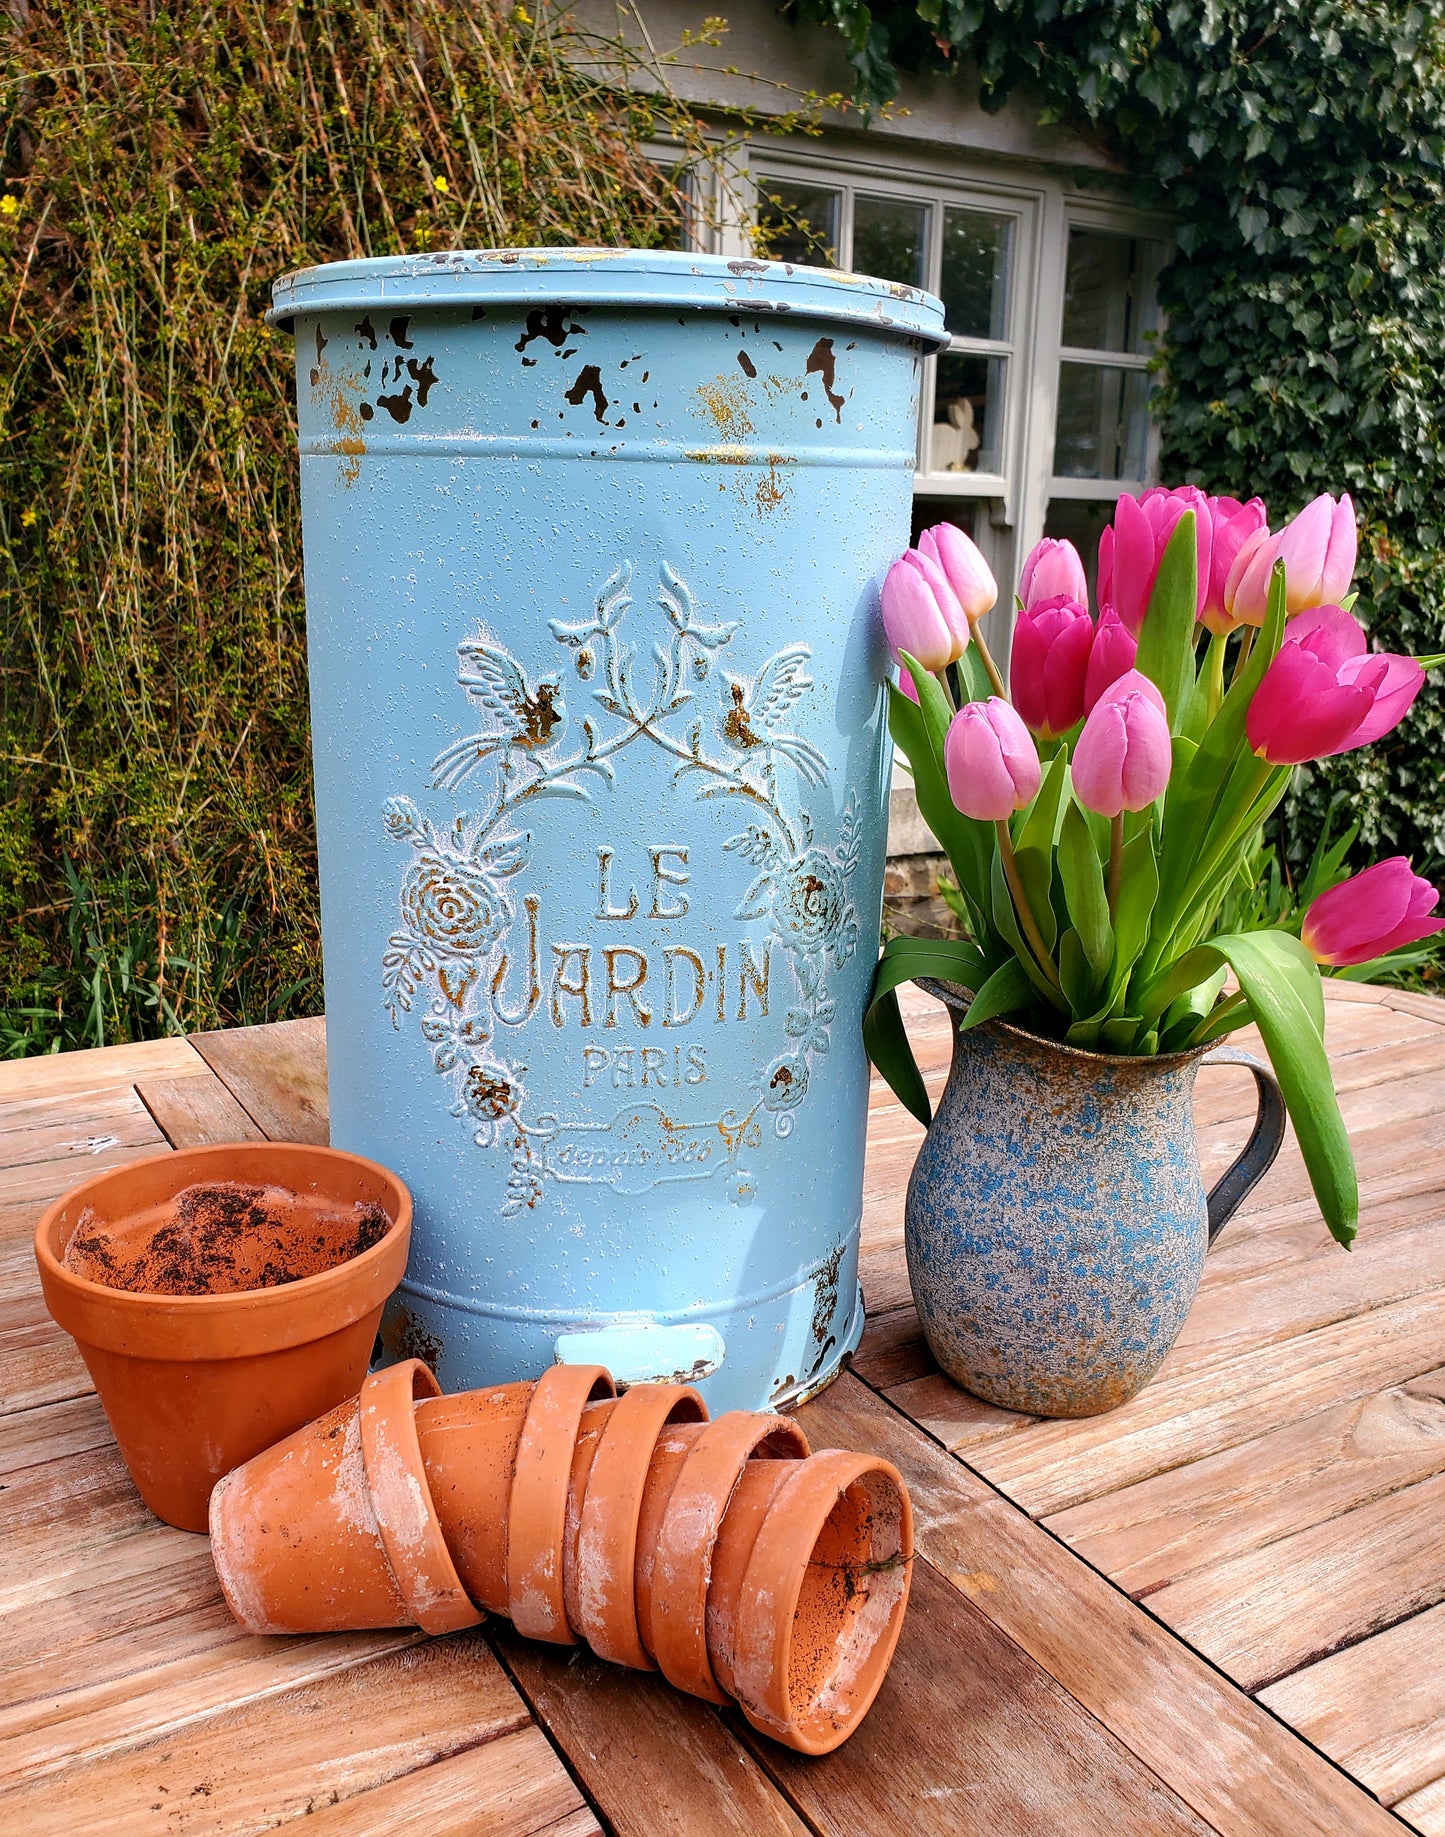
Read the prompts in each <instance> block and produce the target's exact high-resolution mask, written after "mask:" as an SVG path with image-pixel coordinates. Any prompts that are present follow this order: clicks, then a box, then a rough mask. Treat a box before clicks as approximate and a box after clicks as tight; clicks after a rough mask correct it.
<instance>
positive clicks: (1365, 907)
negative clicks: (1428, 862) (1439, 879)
mask: <svg viewBox="0 0 1445 1837" xmlns="http://www.w3.org/2000/svg"><path fill="white" fill-rule="evenodd" d="M1439 899H1440V895H1439V893H1437V892H1436V890H1435V888H1434V887H1432V886H1431V885H1430V882H1429V881H1428V880H1422V879H1421V878H1420V876H1419V875H1418V874H1416V873H1414V872H1413V871H1412V869H1411V867H1410V863H1409V862H1408V861H1407V860H1406V859H1405V857H1404V856H1403V855H1392V856H1391V857H1390V859H1389V860H1388V861H1377V862H1376V863H1375V865H1374V867H1367V868H1366V869H1365V871H1364V873H1363V874H1356V875H1354V877H1353V878H1352V879H1350V880H1346V881H1343V882H1342V883H1341V884H1340V885H1339V886H1337V887H1331V888H1330V890H1329V892H1328V893H1321V894H1320V896H1319V898H1318V899H1317V900H1315V901H1314V902H1313V903H1312V904H1311V906H1310V908H1309V911H1308V912H1306V913H1305V922H1304V924H1303V926H1302V927H1301V929H1300V941H1301V943H1302V944H1303V945H1304V947H1305V949H1306V950H1307V951H1308V952H1309V953H1310V955H1311V956H1312V957H1313V958H1314V960H1315V962H1316V963H1328V964H1332V965H1334V966H1336V967H1338V968H1344V967H1346V966H1347V965H1349V964H1352V963H1370V962H1372V961H1373V960H1374V959H1375V958H1376V957H1383V956H1384V955H1385V954H1386V952H1388V951H1392V950H1398V949H1399V948H1400V946H1401V945H1402V944H1415V943H1418V941H1419V940H1420V939H1421V938H1428V937H1433V935H1434V934H1435V933H1436V932H1437V931H1445V919H1437V918H1431V916H1430V914H1431V913H1432V912H1433V911H1434V910H1435V907H1436V905H1437V904H1438V903H1439Z"/></svg>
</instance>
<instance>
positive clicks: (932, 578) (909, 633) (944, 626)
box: [883, 549, 968, 670]
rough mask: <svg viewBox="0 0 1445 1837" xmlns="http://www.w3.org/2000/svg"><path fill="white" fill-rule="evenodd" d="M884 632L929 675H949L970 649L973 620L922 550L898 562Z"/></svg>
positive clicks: (887, 593)
mask: <svg viewBox="0 0 1445 1837" xmlns="http://www.w3.org/2000/svg"><path fill="white" fill-rule="evenodd" d="M883 629H884V631H885V632H886V633H887V635H888V647H889V649H890V650H891V651H892V652H893V655H894V657H895V659H896V658H897V656H898V654H899V652H900V651H907V652H908V654H909V655H910V656H911V657H916V658H917V659H918V661H919V663H921V664H922V665H923V667H924V669H925V670H944V669H947V668H948V666H949V664H951V663H954V662H956V661H957V659H958V658H960V657H961V656H962V655H963V653H964V651H965V650H966V649H967V648H968V619H967V617H966V616H965V614H964V610H963V608H962V607H961V606H960V605H959V603H958V596H957V595H956V594H955V593H954V591H953V589H952V587H950V586H949V584H948V581H947V580H946V579H945V577H944V573H943V570H942V568H940V567H939V565H938V563H937V562H936V561H934V560H932V559H931V557H929V556H927V555H921V554H920V553H919V552H918V550H917V549H909V550H908V551H907V552H906V553H905V554H904V555H903V557H902V558H901V559H900V560H898V561H895V562H894V564H893V566H892V567H891V568H890V569H889V570H888V573H887V575H886V577H885V578H884V581H883Z"/></svg>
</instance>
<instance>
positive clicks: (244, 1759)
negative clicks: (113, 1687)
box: [0, 1634, 579, 1837]
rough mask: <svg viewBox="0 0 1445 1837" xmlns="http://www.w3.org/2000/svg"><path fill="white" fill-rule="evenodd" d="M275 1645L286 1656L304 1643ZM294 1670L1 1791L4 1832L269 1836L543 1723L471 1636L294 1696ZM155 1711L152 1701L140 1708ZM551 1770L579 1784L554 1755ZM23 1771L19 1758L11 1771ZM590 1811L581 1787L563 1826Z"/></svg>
mask: <svg viewBox="0 0 1445 1837" xmlns="http://www.w3.org/2000/svg"><path fill="white" fill-rule="evenodd" d="M258 1643H259V1642H258ZM271 1643H272V1644H274V1645H277V1646H279V1647H281V1648H282V1649H283V1650H284V1648H286V1647H288V1646H289V1647H294V1646H296V1645H298V1644H301V1643H303V1642H299V1641H289V1640H288V1641H273V1642H271ZM311 1643H313V1644H315V1643H318V1642H311ZM327 1643H330V1644H332V1645H337V1646H339V1645H341V1644H343V1643H344V1642H340V1641H332V1642H327ZM285 1670H286V1666H285V1663H284V1660H283V1662H282V1663H280V1664H278V1665H277V1666H276V1683H275V1686H274V1687H273V1688H272V1689H271V1690H270V1691H269V1692H268V1693H267V1694H266V1695H265V1696H260V1695H257V1694H255V1693H254V1692H253V1693H252V1695H251V1697H250V1700H249V1701H246V1700H241V1701H239V1702H238V1704H237V1706H236V1707H234V1708H225V1709H224V1710H221V1713H216V1712H217V1711H218V1710H220V1707H221V1706H220V1705H219V1704H217V1703H215V1702H212V1703H210V1704H208V1705H206V1706H205V1710H204V1711H201V1712H199V1713H193V1714H190V1715H187V1716H184V1717H182V1716H181V1715H178V1716H177V1718H176V1719H175V1720H173V1721H172V1722H171V1723H170V1724H169V1726H167V1728H166V1730H165V1735H164V1738H163V1739H160V1740H158V1739H156V1734H157V1730H156V1726H155V1724H154V1723H153V1722H152V1721H151V1720H150V1718H149V1716H148V1715H144V1714H143V1718H142V1724H143V1726H142V1727H141V1728H139V1729H137V1730H135V1731H133V1732H126V1731H123V1730H121V1729H119V1728H118V1727H117V1726H116V1725H115V1722H114V1719H112V1721H111V1724H110V1728H109V1735H110V1742H109V1744H108V1751H105V1752H97V1750H98V1749H99V1748H100V1745H101V1744H100V1742H99V1741H97V1742H96V1744H95V1745H94V1746H93V1747H92V1748H91V1749H90V1751H89V1752H90V1755H91V1756H92V1757H91V1758H84V1759H81V1758H77V1759H76V1760H74V1761H73V1762H72V1763H71V1764H70V1765H69V1766H67V1767H65V1768H64V1769H63V1770H60V1771H56V1770H54V1769H51V1770H49V1771H48V1772H47V1773H46V1774H44V1775H40V1774H38V1773H36V1772H34V1771H30V1772H28V1774H27V1777H26V1778H24V1779H23V1780H20V1781H17V1782H16V1783H15V1784H13V1785H11V1786H9V1787H8V1788H7V1789H5V1790H3V1791H0V1825H3V1826H6V1827H8V1828H10V1829H32V1828H43V1829H47V1830H53V1831H65V1832H66V1833H68V1837H78V1834H79V1833H82V1832H85V1833H91V1832H93V1833H95V1837H125V1834H126V1833H129V1832H137V1833H139V1832H152V1831H154V1830H155V1829H156V1828H157V1826H158V1823H159V1826H160V1828H162V1829H180V1830H185V1829H187V1828H189V1829H191V1830H193V1831H204V1832H206V1833H207V1834H208V1837H211V1834H212V1833H215V1834H220V1833H224V1832H231V1831H254V1830H263V1829H267V1828H269V1827H271V1826H273V1825H275V1824H279V1823H282V1822H284V1821H286V1820H288V1819H290V1818H293V1817H297V1816H300V1815H304V1814H305V1813H307V1812H308V1811H313V1810H316V1809H319V1808H320V1807H323V1806H326V1805H329V1804H334V1803H336V1802H338V1801H340V1800H343V1799H350V1798H352V1797H353V1796H354V1795H356V1794H358V1793H365V1792H367V1791H368V1790H370V1789H371V1788H372V1787H375V1786H379V1785H381V1784H383V1783H384V1782H385V1781H387V1780H393V1779H396V1778H398V1777H399V1776H402V1775H405V1774H410V1773H413V1772H415V1771H416V1770H417V1769H419V1768H424V1767H429V1766H430V1765H432V1764H433V1763H434V1762H436V1761H439V1760H443V1759H445V1758H446V1757H447V1756H449V1755H452V1754H457V1753H461V1752H463V1751H465V1750H467V1749H470V1748H475V1747H477V1746H479V1745H480V1744H482V1743H483V1742H486V1741H489V1740H493V1739H496V1738H497V1737H500V1736H503V1735H506V1734H509V1733H512V1732H513V1731H515V1730H518V1729H523V1728H525V1727H526V1726H527V1725H528V1722H529V1717H528V1715H527V1711H526V1708H525V1706H524V1705H523V1704H522V1702H521V1700H520V1698H519V1697H518V1696H517V1694H516V1692H515V1691H514V1690H513V1688H512V1686H511V1685H510V1684H509V1683H508V1681H507V1679H506V1677H505V1676H504V1675H503V1673H502V1670H501V1667H500V1666H499V1665H498V1664H497V1662H496V1660H495V1658H493V1656H492V1654H491V1653H490V1652H489V1651H488V1649H487V1647H486V1644H485V1642H484V1641H482V1640H479V1639H477V1638H475V1637H472V1636H468V1635H465V1634H463V1635H460V1636H458V1637H456V1638H454V1639H449V1640H437V1641H433V1642H428V1643H426V1644H424V1645H421V1646H419V1647H414V1648H409V1649H407V1650H404V1651H401V1652H393V1653H390V1654H388V1655H386V1656H385V1657H382V1658H379V1659H377V1660H375V1661H374V1662H373V1663H371V1664H367V1665H358V1664H355V1663H352V1664H350V1665H348V1666H346V1667H345V1668H344V1669H333V1670H331V1671H329V1672H328V1673H327V1674H326V1675H325V1676H321V1677H315V1678H313V1679H311V1680H310V1681H308V1682H306V1683H304V1684H301V1685H298V1686H294V1687H292V1688H290V1689H287V1688H284V1684H285V1683H286V1682H287V1680H286V1679H285ZM148 1703H149V1697H148V1696H146V1697H143V1698H142V1699H141V1703H140V1704H138V1705H137V1707H138V1708H142V1709H143V1710H144V1709H145V1708H146V1707H147V1706H148ZM8 1746H9V1744H7V1748H8ZM539 1758H540V1757H539ZM546 1758H547V1760H548V1761H549V1762H550V1763H551V1766H552V1767H553V1768H554V1769H555V1770H556V1773H557V1774H558V1775H561V1777H562V1779H563V1780H564V1781H565V1780H566V1775H565V1773H564V1772H563V1769H562V1768H561V1766H560V1765H559V1764H558V1763H557V1761H556V1759H555V1757H554V1756H552V1755H551V1753H550V1751H548V1753H547V1757H546ZM10 1759H11V1754H10V1752H7V1753H6V1755H5V1763H6V1765H7V1767H8V1766H9V1763H10ZM567 1785H568V1786H569V1787H570V1782H567ZM578 1802H579V1801H578V1797H577V1794H576V1792H575V1788H574V1789H572V1790H571V1799H570V1804H569V1802H568V1801H567V1800H566V1799H563V1800H561V1801H560V1802H559V1803H557V1805H556V1807H555V1810H554V1811H553V1813H552V1816H553V1818H554V1819H555V1818H556V1817H557V1816H560V1815H561V1814H562V1813H563V1812H564V1811H566V1810H567V1809H570V1808H572V1807H575V1806H576V1805H577V1803H578ZM157 1805H159V1806H160V1807H161V1809H162V1813H163V1814H164V1821H163V1822H161V1821H159V1820H158V1819H157V1816H156V1812H155V1807H156V1806H157ZM37 1816H38V1817H39V1822H38V1823H34V1824H32V1823H31V1822H30V1820H32V1819H36V1818H37ZM12 1820H13V1822H12ZM503 1828H505V1827H503Z"/></svg>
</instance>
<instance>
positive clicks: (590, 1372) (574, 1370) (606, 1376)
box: [506, 1365, 617, 1646]
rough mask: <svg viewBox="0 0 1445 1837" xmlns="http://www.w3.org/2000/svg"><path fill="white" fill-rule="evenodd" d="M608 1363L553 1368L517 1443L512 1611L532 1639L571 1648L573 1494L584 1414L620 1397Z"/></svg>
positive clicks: (510, 1541) (510, 1519) (510, 1556)
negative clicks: (567, 1554)
mask: <svg viewBox="0 0 1445 1837" xmlns="http://www.w3.org/2000/svg"><path fill="white" fill-rule="evenodd" d="M616 1395H617V1387H616V1385H614V1384H613V1382H612V1374H611V1373H610V1372H608V1371H606V1370H604V1369H603V1367H602V1366H601V1365H554V1366H552V1367H551V1369H550V1370H548V1371H545V1372H543V1374H542V1376H541V1377H540V1378H539V1379H538V1380H537V1386H536V1389H535V1390H534V1391H533V1392H532V1400H531V1402H530V1404H529V1405H528V1406H527V1420H526V1422H525V1423H524V1424H523V1426H522V1433H521V1437H520V1439H519V1441H518V1443H517V1456H516V1464H515V1468H514V1471H513V1476H512V1490H511V1496H510V1499H509V1502H508V1503H509V1507H510V1509H509V1511H508V1514H507V1537H506V1551H507V1614H508V1617H509V1618H510V1620H511V1622H512V1625H513V1626H514V1627H516V1629H517V1631H518V1632H519V1633H523V1634H525V1635H526V1636H527V1638H528V1639H545V1640H549V1641H550V1642H552V1643H553V1644H554V1645H564V1646H570V1645H575V1644H576V1642H577V1635H576V1634H575V1633H574V1632H573V1631H572V1629H571V1627H570V1626H568V1624H567V1609H566V1603H565V1599H564V1596H563V1592H562V1547H563V1544H564V1542H565V1540H566V1534H567V1496H568V1494H569V1493H570V1491H571V1488H572V1456H573V1452H574V1450H575V1448H576V1445H577V1433H578V1430H579V1429H580V1428H581V1426H582V1412H583V1411H584V1410H585V1409H586V1407H587V1405H588V1404H589V1403H596V1402H600V1401H601V1400H602V1399H603V1398H608V1397H615V1396H616Z"/></svg>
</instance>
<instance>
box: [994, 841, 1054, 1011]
mask: <svg viewBox="0 0 1445 1837" xmlns="http://www.w3.org/2000/svg"><path fill="white" fill-rule="evenodd" d="M994 828H995V829H996V830H997V831H998V852H999V859H1000V860H1001V861H1002V863H1003V877H1004V880H1005V881H1006V882H1007V884H1008V890H1009V896H1010V898H1011V899H1012V900H1013V906H1014V916H1015V917H1016V918H1017V919H1018V922H1019V930H1020V931H1021V932H1022V933H1023V935H1024V942H1025V943H1026V944H1027V945H1028V947H1029V951H1030V954H1031V955H1032V957H1033V959H1034V961H1035V963H1037V964H1038V966H1039V971H1040V973H1041V974H1042V975H1043V977H1044V978H1045V980H1046V981H1048V982H1051V983H1052V984H1053V986H1054V987H1055V988H1056V989H1060V992H1062V989H1061V985H1060V983H1059V972H1058V971H1057V970H1056V969H1055V968H1054V959H1053V957H1052V955H1051V954H1050V951H1049V947H1048V945H1047V944H1045V942H1044V934H1043V933H1042V932H1041V931H1040V930H1039V923H1038V920H1037V919H1036V918H1035V917H1034V912H1033V907H1032V906H1030V904H1029V896H1028V894H1027V893H1026V892H1025V891H1024V882H1023V876H1022V875H1021V874H1020V873H1019V864H1018V858H1017V857H1016V856H1015V854H1014V845H1013V837H1012V836H1011V835H1010V834H1009V828H1008V818H1007V817H1006V816H1001V817H999V818H998V820H997V821H996V822H995V824H994Z"/></svg>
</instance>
